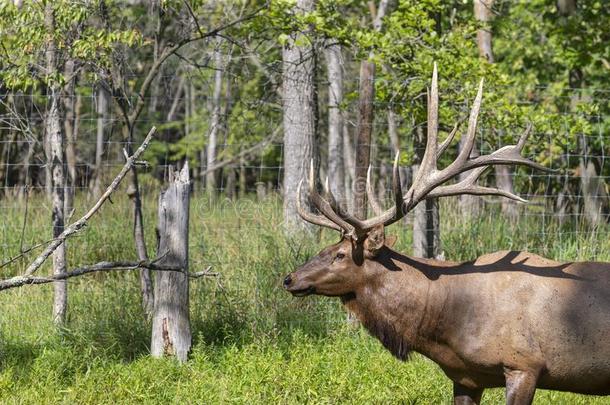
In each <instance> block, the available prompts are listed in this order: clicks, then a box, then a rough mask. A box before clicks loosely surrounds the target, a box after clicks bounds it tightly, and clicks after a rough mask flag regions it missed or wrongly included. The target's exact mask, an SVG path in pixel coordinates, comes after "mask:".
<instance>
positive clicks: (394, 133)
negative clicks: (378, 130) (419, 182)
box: [388, 107, 411, 223]
mask: <svg viewBox="0 0 610 405" xmlns="http://www.w3.org/2000/svg"><path fill="white" fill-rule="evenodd" d="M396 120H397V117H396V113H395V112H394V110H393V109H392V107H390V108H389V109H388V135H389V136H390V145H391V146H392V157H393V156H396V154H397V153H398V152H399V151H400V138H399V136H398V125H397V123H396ZM398 170H399V172H400V180H401V182H402V184H401V186H402V189H403V190H407V189H408V187H409V184H410V182H411V173H410V170H409V168H408V167H402V166H401V167H399V168H398ZM404 221H405V223H406V221H407V217H406V216H405V217H404Z"/></svg>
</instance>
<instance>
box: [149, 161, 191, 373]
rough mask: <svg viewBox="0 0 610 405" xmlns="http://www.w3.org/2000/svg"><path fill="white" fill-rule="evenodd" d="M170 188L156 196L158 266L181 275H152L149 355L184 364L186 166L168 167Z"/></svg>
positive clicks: (187, 343) (187, 339)
mask: <svg viewBox="0 0 610 405" xmlns="http://www.w3.org/2000/svg"><path fill="white" fill-rule="evenodd" d="M169 177H170V179H169V181H170V185H169V187H168V188H167V190H165V191H164V192H163V193H161V195H160V197H159V227H158V231H159V246H158V250H157V257H160V258H161V259H159V264H160V265H166V266H177V267H181V268H182V269H183V271H184V272H168V271H159V272H157V273H156V274H155V305H154V311H153V318H152V339H151V345H150V352H151V355H152V356H153V357H162V356H175V357H176V358H177V359H178V361H180V362H185V361H186V360H187V357H188V353H189V351H190V349H191V326H190V320H189V279H188V276H187V273H188V233H189V203H190V179H189V169H188V163H187V164H185V166H184V167H183V168H182V170H181V171H180V173H178V172H176V173H173V170H172V169H171V168H170V176H169Z"/></svg>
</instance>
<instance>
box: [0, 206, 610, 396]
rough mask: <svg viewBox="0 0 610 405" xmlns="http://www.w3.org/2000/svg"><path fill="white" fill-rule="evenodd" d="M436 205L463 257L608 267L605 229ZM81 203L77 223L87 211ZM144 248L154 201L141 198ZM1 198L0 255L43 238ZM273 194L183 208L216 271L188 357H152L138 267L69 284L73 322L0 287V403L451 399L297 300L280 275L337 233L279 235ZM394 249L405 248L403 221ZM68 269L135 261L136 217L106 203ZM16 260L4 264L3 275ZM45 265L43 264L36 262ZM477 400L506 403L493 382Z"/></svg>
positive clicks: (40, 293) (197, 302)
mask: <svg viewBox="0 0 610 405" xmlns="http://www.w3.org/2000/svg"><path fill="white" fill-rule="evenodd" d="M446 204H447V205H446V206H445V207H443V208H444V209H443V212H444V215H443V229H442V238H443V247H444V250H445V254H446V257H447V258H450V259H454V260H460V259H469V258H473V257H475V256H476V255H478V254H481V253H485V252H490V251H493V250H498V249H512V248H514V249H527V250H530V251H534V252H536V253H540V254H544V255H547V256H549V257H553V258H556V259H567V260H576V259H597V260H608V261H610V241H609V238H608V233H607V230H606V231H604V232H602V231H598V232H590V231H586V232H585V230H584V229H579V228H578V227H575V226H564V227H563V228H561V227H559V226H558V225H556V224H555V223H553V222H552V221H549V219H548V217H543V216H541V215H534V214H535V212H534V211H529V213H530V215H528V216H525V215H524V216H523V217H522V218H521V220H519V221H517V222H514V223H508V222H506V221H503V220H502V219H501V217H500V216H499V215H497V213H494V212H491V213H489V215H485V216H483V217H482V218H480V219H477V220H476V221H473V222H472V223H470V224H467V225H465V224H464V223H463V221H462V219H461V218H459V217H458V216H456V215H454V214H452V209H451V205H450V203H446ZM86 205H87V202H86V201H85V200H84V198H82V199H80V200H79V201H78V207H79V210H77V212H76V213H75V217H78V215H79V214H80V212H82V210H83V209H84V208H85V207H86ZM145 207H146V225H147V228H148V229H149V232H148V236H149V237H150V240H149V246H151V247H152V246H154V244H153V240H152V239H153V238H154V232H153V228H154V223H155V217H154V215H155V207H154V199H153V198H152V197H151V198H149V199H147V200H146V201H145ZM24 208H25V204H24V203H23V202H21V203H20V202H14V203H8V202H7V201H6V200H4V201H0V215H1V216H0V218H2V219H1V220H0V260H2V261H3V260H5V259H6V258H7V257H9V256H11V255H13V254H15V253H16V252H18V251H19V247H20V245H21V243H22V241H23V245H24V246H28V245H31V244H33V243H35V242H38V241H41V240H44V239H45V236H46V235H48V234H49V233H50V232H49V231H48V230H47V228H46V226H47V224H48V218H49V217H50V211H49V208H48V207H47V206H46V205H45V203H44V201H43V200H42V199H31V200H30V202H29V213H28V220H27V226H26V227H25V231H24V235H23V238H22V237H21V229H22V222H23V216H24V211H25V210H24ZM280 222H281V218H280V215H279V210H278V204H277V201H274V200H273V199H270V200H269V201H267V202H265V203H254V202H252V201H250V200H242V201H240V202H238V203H230V202H221V203H219V204H216V205H215V206H214V208H211V206H210V205H209V204H208V202H207V201H206V200H205V199H203V198H197V197H196V198H194V199H193V201H192V207H191V240H190V243H191V246H190V249H191V251H190V254H191V270H193V271H196V270H199V269H202V268H203V267H204V266H207V265H208V264H211V265H213V267H214V270H215V271H217V272H219V273H220V274H221V277H219V278H218V279H204V280H202V279H199V280H196V281H194V282H193V283H192V289H191V312H192V314H191V316H192V324H193V327H192V329H193V332H194V335H195V336H194V349H193V353H192V356H191V359H190V360H189V362H188V363H187V364H186V365H182V366H180V365H178V364H176V363H175V362H173V361H171V360H167V359H163V360H158V359H152V358H150V357H149V356H147V352H148V344H149V330H150V325H148V323H147V322H146V321H145V320H144V318H143V315H142V311H141V309H140V302H139V296H138V283H137V278H136V274H132V273H121V274H118V273H114V274H98V275H93V276H85V277H82V278H80V279H73V281H71V283H70V309H69V323H68V326H67V328H66V329H63V330H57V329H55V328H54V327H53V325H52V323H51V320H50V313H51V298H52V287H51V286H28V287H24V288H21V289H15V290H9V291H5V292H2V293H0V402H2V403H9V404H10V403H25V404H42V403H249V404H250V403H380V404H381V403H383V404H386V403H424V404H437V403H449V402H450V401H451V396H450V393H451V388H450V384H449V381H448V380H447V379H446V378H445V377H444V375H443V374H442V372H441V371H440V370H439V368H438V367H437V366H436V365H434V364H433V363H431V362H430V361H428V360H427V359H425V358H423V357H419V356H415V357H414V358H413V360H412V361H410V362H407V363H401V362H399V361H397V360H395V359H394V358H392V357H391V356H390V355H389V354H388V353H386V351H385V350H384V349H383V348H382V347H381V346H380V345H379V344H378V343H377V342H376V341H375V340H374V339H372V338H370V337H369V336H368V335H367V334H366V333H364V332H363V331H361V330H360V329H357V328H353V327H350V326H347V325H346V322H345V314H344V313H343V311H342V309H341V308H340V305H339V303H338V302H337V301H336V300H331V299H326V298H317V297H309V298H305V299H295V298H292V297H291V296H290V295H289V294H286V293H285V292H283V291H282V289H281V288H280V280H281V279H282V276H283V275H284V274H286V273H287V272H289V271H291V270H292V269H294V268H295V266H297V265H298V264H300V263H302V262H303V261H304V260H305V259H306V258H307V257H309V256H310V255H312V254H313V253H315V252H316V251H317V250H318V249H319V248H320V247H321V246H323V245H324V244H325V243H328V242H329V241H333V240H335V239H336V238H337V236H336V235H335V234H333V233H331V232H324V233H323V234H322V235H321V238H320V240H319V241H288V240H285V239H284V238H282V237H280V236H279V235H280V233H279V229H278V228H279V224H280ZM393 228H394V229H390V230H389V232H397V233H398V234H399V245H398V249H400V250H402V251H404V252H408V251H409V250H410V249H409V244H410V240H411V235H410V233H409V231H408V228H407V227H405V226H402V227H401V226H399V225H395V226H394V227H393ZM68 252H69V262H70V263H71V265H72V266H76V265H78V264H87V263H93V262H96V261H99V260H118V259H133V258H134V249H133V242H132V239H131V212H130V209H129V205H128V203H127V201H126V200H125V199H124V197H117V198H116V199H115V204H113V205H111V204H109V205H108V206H105V207H104V208H103V210H102V212H100V214H99V215H98V216H97V217H96V219H94V220H93V221H92V222H91V224H90V226H89V227H88V228H87V229H86V230H85V231H84V232H83V233H82V234H81V235H79V236H78V237H77V238H74V239H72V240H71V241H70V244H69V250H68ZM24 264H25V262H19V263H16V264H15V265H12V266H10V267H8V268H4V269H0V275H2V276H3V277H4V276H9V275H11V274H14V273H16V272H18V271H20V270H21V269H22V268H23V266H24ZM44 271H48V269H45V270H44ZM484 402H485V403H494V404H495V403H502V402H503V392H502V391H501V390H491V391H488V392H486V393H485V395H484ZM536 402H537V403H565V404H576V403H581V404H602V403H606V404H607V403H608V400H607V399H603V398H601V397H587V396H579V395H572V394H563V393H555V392H550V391H539V392H538V393H537V395H536Z"/></svg>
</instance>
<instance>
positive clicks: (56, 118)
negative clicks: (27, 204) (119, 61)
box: [44, 2, 68, 325]
mask: <svg viewBox="0 0 610 405" xmlns="http://www.w3.org/2000/svg"><path fill="white" fill-rule="evenodd" d="M44 22H45V29H46V31H47V33H48V34H49V35H48V37H49V40H48V41H47V44H46V70H47V74H48V75H49V77H54V75H56V74H57V73H58V72H59V60H58V55H57V47H56V44H55V42H54V40H53V38H52V36H51V35H50V34H51V33H53V32H54V31H55V15H54V9H53V4H52V3H51V2H49V3H47V4H46V6H45V19H44ZM48 92H49V107H48V109H47V113H46V117H45V133H46V139H47V143H48V147H47V148H48V149H47V150H48V155H47V166H48V167H49V168H50V174H51V177H50V178H47V181H50V184H51V202H52V223H53V238H56V237H58V236H59V235H60V234H61V233H62V232H63V230H64V221H65V220H64V215H65V213H64V198H65V186H66V159H65V149H64V148H65V139H64V131H63V127H62V125H61V88H60V86H59V85H58V84H57V83H49V86H48ZM65 272H66V245H65V243H62V244H61V245H60V246H59V247H58V248H57V250H55V252H54V253H53V274H54V275H59V274H63V273H65ZM54 286H55V288H54V290H55V291H54V299H53V321H54V322H55V324H56V325H62V324H64V323H65V321H66V309H67V305H68V285H67V282H66V281H65V280H63V281H56V282H55V283H54Z"/></svg>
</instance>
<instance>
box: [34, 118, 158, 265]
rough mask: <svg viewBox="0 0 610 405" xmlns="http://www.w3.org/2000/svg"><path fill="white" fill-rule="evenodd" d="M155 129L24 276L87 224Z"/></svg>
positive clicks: (138, 154) (151, 131)
mask: <svg viewBox="0 0 610 405" xmlns="http://www.w3.org/2000/svg"><path fill="white" fill-rule="evenodd" d="M156 131H157V129H156V128H155V127H152V128H151V130H150V131H149V132H148V135H146V138H145V139H144V142H142V144H141V145H140V147H139V148H138V149H137V150H136V151H135V153H134V154H133V155H132V156H130V157H129V158H128V159H127V162H125V165H124V166H123V168H122V169H121V171H120V172H119V174H118V175H117V176H116V177H115V178H114V180H113V181H112V183H111V184H110V186H108V188H107V189H106V191H105V192H104V194H102V196H101V197H100V199H99V200H97V202H96V203H95V204H94V205H93V207H91V208H90V209H89V211H87V213H86V214H85V215H83V216H82V217H81V218H80V219H79V220H78V221H76V222H73V223H72V224H70V225H69V226H67V227H66V228H65V229H64V231H63V232H62V233H61V234H60V235H59V236H58V237H57V238H55V239H53V240H52V241H51V242H50V243H49V245H48V246H47V247H46V248H45V249H44V250H43V252H42V253H41V254H40V255H39V256H38V257H37V258H36V259H34V261H33V262H32V263H31V264H30V265H29V266H28V268H27V269H26V270H25V276H30V275H32V274H33V273H34V272H35V271H36V270H38V269H39V268H40V266H42V264H43V263H44V261H45V260H46V259H47V258H48V257H49V256H50V255H51V254H52V253H53V252H54V251H55V249H57V247H59V246H60V245H61V244H62V243H63V242H64V241H65V240H66V239H67V238H69V237H70V236H71V235H73V234H75V233H76V232H78V231H79V230H81V229H82V228H83V227H84V226H85V225H86V224H87V221H88V220H89V219H90V218H91V217H92V216H93V215H95V213H96V212H97V211H98V210H99V209H100V208H101V206H102V205H103V204H104V203H105V202H106V200H108V199H109V197H110V195H111V194H112V193H114V191H115V190H116V189H117V187H118V186H119V184H120V183H121V181H122V180H123V178H124V177H125V175H126V174H127V172H129V170H130V169H131V167H132V166H133V164H134V162H136V161H137V160H138V158H139V157H140V155H142V153H144V151H145V150H146V148H147V147H148V145H149V144H150V142H151V140H152V138H153V135H154V134H155V132H156Z"/></svg>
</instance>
